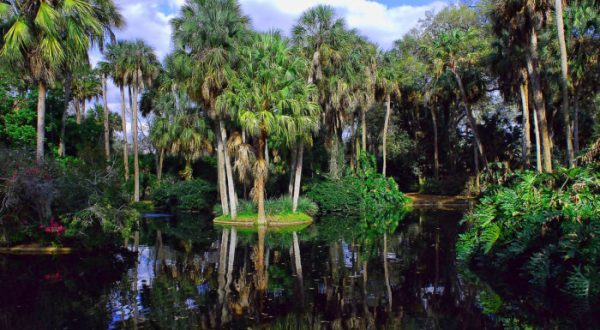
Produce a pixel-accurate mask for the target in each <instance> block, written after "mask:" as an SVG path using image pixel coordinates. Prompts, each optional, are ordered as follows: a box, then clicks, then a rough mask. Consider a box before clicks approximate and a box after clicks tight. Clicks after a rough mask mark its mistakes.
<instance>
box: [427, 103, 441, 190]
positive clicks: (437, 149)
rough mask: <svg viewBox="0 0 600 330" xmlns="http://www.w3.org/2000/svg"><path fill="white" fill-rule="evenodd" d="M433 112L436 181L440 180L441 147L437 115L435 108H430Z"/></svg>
mask: <svg viewBox="0 0 600 330" xmlns="http://www.w3.org/2000/svg"><path fill="white" fill-rule="evenodd" d="M429 111H430V112H431V122H432V124H433V173H434V176H435V178H436V179H439V178H440V147H439V143H438V122H437V114H436V113H435V110H434V109H433V107H431V108H429Z"/></svg>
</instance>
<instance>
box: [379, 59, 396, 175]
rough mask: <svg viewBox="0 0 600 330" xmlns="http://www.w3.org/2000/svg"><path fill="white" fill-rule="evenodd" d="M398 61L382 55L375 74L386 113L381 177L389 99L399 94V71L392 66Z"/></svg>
mask: <svg viewBox="0 0 600 330" xmlns="http://www.w3.org/2000/svg"><path fill="white" fill-rule="evenodd" d="M397 60H398V59H396V58H394V57H393V53H391V52H388V53H386V54H383V56H380V58H379V61H380V63H379V65H378V67H377V68H378V70H377V72H376V74H377V78H376V81H377V89H378V90H379V94H381V95H382V96H383V97H384V98H385V106H386V111H385V120H384V124H383V134H382V135H383V143H382V149H383V167H382V170H381V173H382V174H383V176H385V175H386V169H387V134H388V127H389V123H390V116H391V113H392V106H391V102H392V101H391V98H392V95H394V94H396V95H397V94H400V88H399V81H400V77H399V73H400V72H399V71H398V70H397V68H396V67H395V66H394V64H395V63H397V62H396V61H397Z"/></svg>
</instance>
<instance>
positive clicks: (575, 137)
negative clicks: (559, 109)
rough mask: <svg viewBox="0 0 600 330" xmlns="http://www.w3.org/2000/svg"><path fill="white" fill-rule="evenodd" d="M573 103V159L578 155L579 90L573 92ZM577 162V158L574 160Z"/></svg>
mask: <svg viewBox="0 0 600 330" xmlns="http://www.w3.org/2000/svg"><path fill="white" fill-rule="evenodd" d="M574 103H575V116H574V118H573V140H574V141H573V152H574V153H575V157H577V154H578V153H579V89H577V91H576V92H575V97H574ZM575 161H577V158H575Z"/></svg>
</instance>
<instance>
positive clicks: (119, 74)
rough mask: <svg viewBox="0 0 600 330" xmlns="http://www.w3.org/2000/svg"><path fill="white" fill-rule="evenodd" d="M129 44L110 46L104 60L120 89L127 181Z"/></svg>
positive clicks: (126, 178)
mask: <svg viewBox="0 0 600 330" xmlns="http://www.w3.org/2000/svg"><path fill="white" fill-rule="evenodd" d="M128 47H129V46H128V42H126V41H117V42H116V43H113V44H110V45H108V47H107V49H106V50H105V52H104V58H105V59H106V62H107V63H108V65H109V67H110V76H111V78H112V80H113V83H114V84H115V85H116V86H118V87H119V91H120V95H121V129H122V132H123V168H124V173H125V181H128V180H129V155H128V150H127V103H126V100H125V86H126V85H127V84H128V76H129V72H128V67H127V62H128V60H129V57H128V52H127V50H128Z"/></svg>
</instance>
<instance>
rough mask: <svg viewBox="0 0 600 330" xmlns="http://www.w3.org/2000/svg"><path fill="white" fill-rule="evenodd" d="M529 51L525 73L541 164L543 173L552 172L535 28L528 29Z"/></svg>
mask: <svg viewBox="0 0 600 330" xmlns="http://www.w3.org/2000/svg"><path fill="white" fill-rule="evenodd" d="M529 38H530V42H529V50H528V52H527V71H528V73H529V77H530V81H531V90H532V94H533V102H534V103H535V111H536V114H537V120H538V125H539V131H540V138H541V141H540V142H541V149H542V164H543V169H544V171H545V172H549V173H550V172H552V149H551V148H552V146H551V142H550V132H549V130H548V119H547V118H546V103H545V102H544V95H543V93H542V88H541V84H540V77H539V74H538V68H539V55H538V38H537V31H536V30H535V27H533V26H532V27H531V29H530V35H529Z"/></svg>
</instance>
